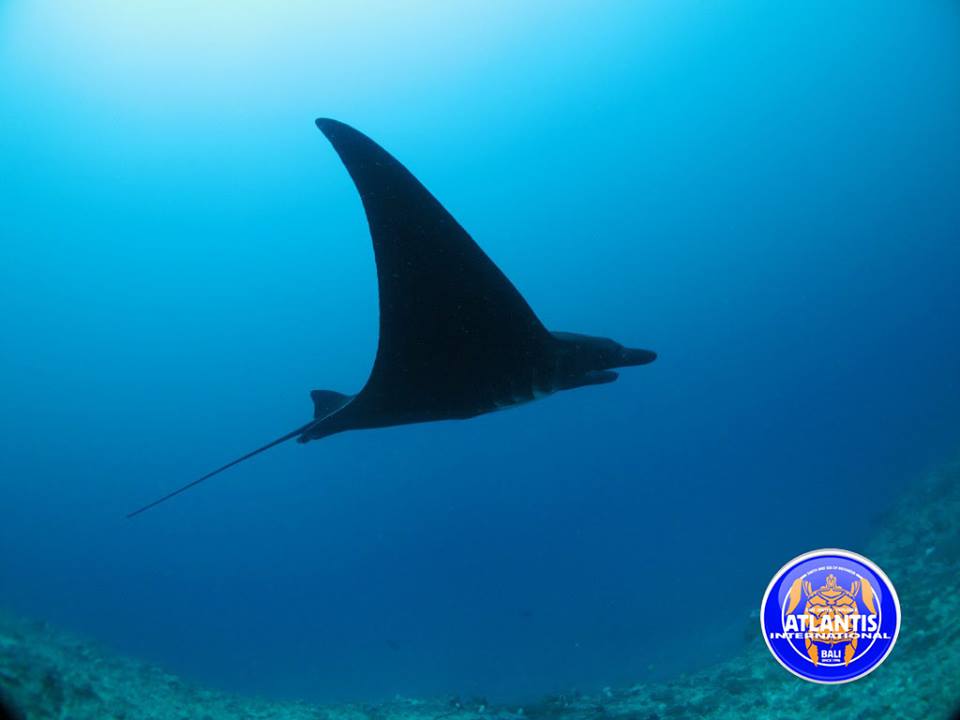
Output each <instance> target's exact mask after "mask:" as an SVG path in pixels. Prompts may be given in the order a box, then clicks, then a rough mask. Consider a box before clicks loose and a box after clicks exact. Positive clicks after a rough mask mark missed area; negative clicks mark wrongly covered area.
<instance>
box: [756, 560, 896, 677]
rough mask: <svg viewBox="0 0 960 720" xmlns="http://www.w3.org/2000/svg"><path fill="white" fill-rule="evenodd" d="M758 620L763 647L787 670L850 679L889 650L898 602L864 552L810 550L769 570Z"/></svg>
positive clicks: (882, 658) (893, 632)
mask: <svg viewBox="0 0 960 720" xmlns="http://www.w3.org/2000/svg"><path fill="white" fill-rule="evenodd" d="M760 625H761V627H762V628H763V639H764V640H766V642H767V647H768V648H770V652H771V653H773V656H774V657H775V658H776V659H777V661H778V662H779V663H780V664H781V665H783V666H784V667H785V668H786V669H787V670H789V671H790V672H792V673H793V674H794V675H797V676H798V677H802V678H804V679H805V680H810V681H812V682H819V683H844V682H850V681H851V680H856V679H858V678H861V677H863V676H864V675H866V674H867V673H869V672H871V671H872V670H874V669H875V668H876V667H877V666H878V665H879V664H880V663H882V662H883V661H884V660H885V659H886V657H887V655H889V654H890V651H891V650H892V649H893V645H894V643H895V642H896V641H897V634H898V633H899V632H900V601H899V599H898V598H897V592H896V590H894V588H893V584H892V583H891V582H890V580H889V578H887V576H886V575H884V574H883V571H882V570H881V569H880V568H878V567H877V566H876V565H874V564H873V563H872V562H870V561H869V560H867V558H865V557H863V556H862V555H857V554H856V553H852V552H848V551H846V550H834V549H830V550H816V551H814V552H810V553H806V554H805V555H801V556H800V557H797V558H794V559H793V560H791V561H790V562H788V563H787V564H786V565H784V566H783V567H782V568H781V569H780V571H779V572H778V573H777V574H776V575H774V577H773V580H772V581H771V582H770V585H769V586H768V587H767V592H766V594H765V595H764V596H763V603H762V605H761V607H760Z"/></svg>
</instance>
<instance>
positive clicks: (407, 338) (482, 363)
mask: <svg viewBox="0 0 960 720" xmlns="http://www.w3.org/2000/svg"><path fill="white" fill-rule="evenodd" d="M316 123H317V127H318V128H320V131H321V132H323V134H324V135H325V136H326V137H327V139H328V140H329V141H330V143H331V144H332V145H333V148H334V150H336V152H337V154H338V155H339V156H340V159H341V161H342V162H343V164H344V166H346V168H347V172H349V173H350V177H351V178H352V179H353V183H354V185H355V186H356V188H357V191H358V192H359V193H360V199H361V201H362V202H363V209H364V211H365V212H366V216H367V222H368V224H369V226H370V236H371V237H372V239H373V250H374V257H375V260H376V265H377V288H378V291H379V296H380V328H379V331H380V336H379V342H378V345H377V354H376V358H375V359H374V362H373V369H372V370H371V372H370V377H369V379H368V380H367V382H366V384H365V385H364V386H363V388H362V389H361V390H360V391H359V392H358V393H356V394H355V395H345V394H343V393H340V392H336V391H335V390H314V391H312V392H311V393H310V396H311V398H312V399H313V419H312V420H311V421H310V422H308V423H306V424H305V425H303V426H301V427H298V428H297V429H296V430H293V431H292V432H289V433H287V434H286V435H283V436H282V437H279V438H277V439H276V440H274V441H272V442H270V443H268V444H266V445H264V446H263V447H261V448H257V449H256V450H254V451H252V452H249V453H247V454H246V455H243V456H241V457H239V458H237V459H236V460H232V461H231V462H229V463H227V464H226V465H223V466H222V467H219V468H217V469H216V470H213V471H212V472H209V473H207V474H206V475H204V476H203V477H201V478H198V479H196V480H194V481H193V482H191V483H188V484H187V485H184V486H183V487H181V488H179V489H177V490H174V491H173V492H171V493H169V494H167V495H165V496H163V497H161V498H160V499H158V500H155V501H153V502H151V503H149V504H148V505H145V506H143V507H141V508H140V509H139V510H136V511H134V512H132V513H130V514H129V515H128V516H127V517H133V516H134V515H138V514H140V513H142V512H144V511H145V510H149V509H150V508H152V507H155V506H156V505H159V504H160V503H162V502H164V501H166V500H169V499H170V498H172V497H174V496H175V495H179V494H180V493H182V492H184V491H185V490H188V489H189V488H192V487H193V486H195V485H197V484H199V483H201V482H203V481H204V480H207V479H209V478H211V477H213V476H214V475H217V474H218V473H221V472H223V471H224V470H226V469H228V468H231V467H233V466H234V465H237V464H239V463H241V462H243V461H244V460H248V459H249V458H252V457H253V456H254V455H258V454H260V453H262V452H264V451H265V450H269V449H270V448H272V447H275V446H277V445H279V444H280V443H283V442H286V441H288V440H292V439H294V438H296V439H297V441H298V442H301V443H306V442H310V441H312V440H319V439H321V438H325V437H328V436H330V435H334V434H336V433H341V432H346V431H348V430H363V429H371V428H382V427H389V426H392V425H406V424H409V423H422V422H432V421H434V420H463V419H467V418H472V417H476V416H477V415H483V414H485V413H490V412H494V411H496V410H502V409H504V408H509V407H513V406H516V405H520V404H522V403H527V402H531V401H533V400H537V399H540V398H543V397H546V396H548V395H551V394H553V393H555V392H558V391H560V390H571V389H573V388H578V387H583V386H586V385H600V384H603V383H610V382H613V381H614V380H616V379H617V377H618V375H617V373H616V372H614V371H613V370H612V368H620V367H627V366H632V365H646V364H647V363H650V362H653V361H654V360H655V359H656V357H657V355H656V353H654V352H652V351H650V350H639V349H631V348H626V347H624V346H623V345H621V344H619V343H617V342H614V341H613V340H610V339H608V338H603V337H594V336H590V335H578V334H575V333H569V332H551V331H550V330H547V328H546V327H544V325H543V323H542V322H540V319H539V318H538V317H537V316H536V314H535V313H534V312H533V310H532V309H531V308H530V306H529V305H528V304H527V301H526V300H524V299H523V296H522V295H521V294H520V293H519V292H518V291H517V289H516V288H515V287H514V286H513V284H512V283H511V282H510V280H508V279H507V276H506V275H504V274H503V272H502V271H501V270H500V268H498V267H497V266H496V265H495V264H494V263H493V261H492V260H490V258H489V257H487V255H486V254H485V253H484V252H483V250H481V249H480V246H479V245H477V243H476V242H474V240H473V238H471V237H470V235H469V234H468V233H467V231H466V230H464V229H463V228H462V227H461V226H460V224H459V223H458V222H457V221H456V220H455V219H454V218H453V216H452V215H451V214H450V213H449V212H447V210H446V209H445V208H444V207H443V205H441V204H440V202H439V201H438V200H437V199H436V198H435V197H434V196H433V195H432V194H431V193H430V192H429V191H428V190H427V189H426V188H425V187H424V186H423V185H422V184H421V183H420V181H418V180H417V179H416V178H415V177H414V176H413V174H411V172H410V171H409V170H407V168H405V167H404V166H403V165H402V164H401V163H400V162H399V161H398V160H397V159H396V158H394V157H393V156H392V155H390V154H389V153H388V152H387V151H386V150H384V149H383V148H382V147H380V146H379V145H377V144H376V143H375V142H374V141H373V140H371V139H370V138H368V137H367V136H366V135H364V134H363V133H361V132H359V131H358V130H355V129H354V128H352V127H350V126H349V125H346V124H344V123H342V122H338V121H337V120H330V119H328V118H320V119H319V120H317V121H316Z"/></svg>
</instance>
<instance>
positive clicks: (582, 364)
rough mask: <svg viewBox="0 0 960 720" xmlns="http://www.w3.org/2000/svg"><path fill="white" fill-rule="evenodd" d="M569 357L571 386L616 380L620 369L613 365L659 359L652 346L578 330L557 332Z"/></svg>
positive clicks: (634, 363) (568, 372)
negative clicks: (631, 345)
mask: <svg viewBox="0 0 960 720" xmlns="http://www.w3.org/2000/svg"><path fill="white" fill-rule="evenodd" d="M553 336H554V337H555V338H556V339H557V340H559V341H560V343H561V347H562V348H563V351H564V352H563V354H564V355H565V356H566V358H567V363H566V364H567V373H566V374H567V375H568V377H569V380H568V382H570V384H571V386H573V387H576V386H579V385H595V384H599V383H608V382H613V381H614V380H616V379H617V373H615V372H611V369H612V368H621V367H631V366H634V365H646V364H647V363H652V362H653V361H654V360H656V359H657V354H656V353H655V352H653V351H652V350H641V349H635V348H628V347H624V346H623V345H621V344H620V343H618V342H617V341H616V340H611V339H610V338H605V337H596V336H594V335H580V334H579V333H567V332H554V333H553Z"/></svg>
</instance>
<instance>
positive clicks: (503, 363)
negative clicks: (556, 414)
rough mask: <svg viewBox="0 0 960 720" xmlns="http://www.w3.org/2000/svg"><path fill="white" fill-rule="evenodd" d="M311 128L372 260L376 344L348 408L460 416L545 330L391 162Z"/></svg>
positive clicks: (539, 346) (326, 129) (347, 130)
mask: <svg viewBox="0 0 960 720" xmlns="http://www.w3.org/2000/svg"><path fill="white" fill-rule="evenodd" d="M317 126H318V127H319V128H320V130H321V131H322V132H323V133H324V135H326V137H327V138H328V139H329V140H330V142H331V143H332V144H333V147H334V149H335V150H336V151H337V154H338V155H339V156H340V159H341V160H342V161H343V164H344V165H345V166H346V168H347V171H348V172H349V173H350V177H351V178H352V179H353V182H354V184H355V185H356V188H357V191H358V192H359V194H360V198H361V200H362V201H363V207H364V210H365V212H366V216H367V222H368V223H369V225H370V235H371V237H372V239H373V249H374V256H375V259H376V264H377V278H378V287H379V293H380V340H379V345H378V348H377V355H376V359H375V361H374V365H373V370H372V371H371V374H370V378H369V380H368V381H367V384H366V386H365V387H364V389H363V390H362V391H361V393H360V395H359V396H358V397H357V399H356V400H355V401H354V404H355V405H356V406H357V407H359V408H364V407H365V408H367V410H366V412H367V413H368V414H371V415H373V414H375V415H377V417H378V418H380V419H381V420H383V419H385V418H390V419H391V420H397V419H399V418H398V417H397V416H398V415H399V416H409V418H410V419H417V418H419V417H421V416H426V417H430V416H436V415H437V414H438V411H439V412H440V413H444V414H446V415H447V416H450V417H455V416H457V415H458V413H460V412H461V410H462V412H463V414H467V415H468V414H470V411H469V409H468V408H471V407H475V406H476V396H477V393H478V392H483V391H484V388H485V387H488V388H489V389H490V393H491V396H492V395H494V394H496V392H495V391H494V388H495V387H496V386H497V384H498V383H500V384H502V383H503V382H504V381H506V380H507V379H509V378H512V377H516V376H518V375H520V376H522V375H523V374H524V373H525V372H528V370H527V368H529V367H530V365H531V359H532V358H534V357H535V356H537V355H538V354H540V353H542V352H543V348H544V347H545V346H547V345H548V344H549V343H550V342H551V339H550V334H549V332H548V331H547V330H546V328H544V326H543V324H542V323H541V322H540V320H539V319H538V318H537V316H536V315H535V314H534V312H533V310H531V309H530V306H529V305H528V304H527V302H526V300H524V299H523V296H522V295H520V293H519V292H518V291H517V289H516V288H515V287H514V286H513V284H512V283H511V282H510V281H509V280H508V279H507V277H506V275H504V274H503V272H501V270H500V268H498V267H497V266H496V265H495V264H494V263H493V262H492V261H491V260H490V258H488V257H487V256H486V254H485V253H484V252H483V250H481V249H480V247H479V246H478V245H477V244H476V243H475V242H474V241H473V239H472V238H471V237H470V235H469V234H467V232H466V231H465V230H464V229H463V228H462V227H461V226H460V224H459V223H458V222H457V221H456V220H455V219H454V218H453V216H452V215H451V214H450V213H449V212H447V210H446V209H445V208H444V207H443V206H442V205H441V204H440V203H439V202H438V201H437V199H436V198H435V197H434V196H433V195H432V194H431V193H430V192H429V191H428V190H427V189H426V188H425V187H424V186H423V185H422V184H421V183H420V182H419V181H418V180H417V179H416V178H415V177H414V176H413V175H412V174H411V173H410V171H409V170H407V169H406V168H405V167H404V166H403V165H402V164H401V163H400V162H398V161H397V160H396V159H395V158H394V157H393V156H392V155H390V154H389V153H387V152H386V151H385V150H384V149H383V148H381V147H380V146H379V145H377V144H376V143H375V142H373V140H371V139H370V138H368V137H367V136H366V135H364V134H362V133H360V132H359V131H357V130H355V129H353V128H352V127H350V126H349V125H345V124H343V123H341V122H338V121H336V120H329V119H319V120H317ZM502 391H503V389H502V388H500V390H499V392H500V393H501V394H502Z"/></svg>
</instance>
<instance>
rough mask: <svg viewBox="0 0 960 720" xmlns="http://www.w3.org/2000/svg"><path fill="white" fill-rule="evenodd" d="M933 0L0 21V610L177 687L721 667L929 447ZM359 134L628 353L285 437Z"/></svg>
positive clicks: (320, 316)
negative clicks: (792, 579)
mask: <svg viewBox="0 0 960 720" xmlns="http://www.w3.org/2000/svg"><path fill="white" fill-rule="evenodd" d="M958 21H960V12H958V10H957V7H956V5H955V4H952V3H947V2H939V3H938V2H934V3H912V4H911V3H853V4H848V5H840V6H837V5H836V4H833V3H825V2H824V3H803V4H796V5H794V6H793V7H790V8H786V7H782V6H781V4H779V3H776V4H774V3H763V2H742V3H733V4H729V3H728V4H715V3H700V2H690V3H686V2H681V3H676V2H660V3H636V4H626V3H623V4H618V3H600V4H590V5H587V4H572V3H570V4H560V5H556V4H553V3H526V4H523V5H522V6H521V7H518V6H516V5H515V4H512V3H506V2H504V3H492V4H483V5H480V4H477V5H474V6H468V5H451V6H449V7H441V6H439V4H438V5H437V6H434V5H430V4H427V3H411V4H405V5H404V7H403V8H402V9H401V8H399V7H392V6H390V5H386V6H378V7H372V6H371V7H367V8H365V9H340V10H336V9H333V8H325V9H321V8H319V7H313V6H312V5H311V4H307V3H304V4H293V5H289V6H286V7H284V8H283V9H279V8H276V7H272V6H269V5H264V6H263V7H262V8H260V9H257V10H254V9H251V8H249V7H235V6H234V5H233V4H227V3H209V4H204V5H203V7H194V6H193V5H191V4H186V3H184V4H179V3H175V4H173V5H172V6H171V5H170V4H164V5H163V6H161V5H160V4H157V5H152V4H149V3H148V4H141V3H135V4H129V3H121V2H101V3H95V4H93V5H89V4H75V5H68V4H62V3H54V2H46V3H34V2H30V3H27V2H18V1H11V2H6V3H4V4H3V5H2V6H0V119H2V132H0V160H2V166H3V171H2V173H3V174H2V177H3V181H2V187H3V191H2V193H0V218H2V223H0V233H2V235H0V308H2V312H0V338H2V340H0V378H2V388H3V402H2V403H0V430H2V438H3V439H2V442H0V509H2V513H3V517H2V522H0V593H2V594H0V606H3V607H5V608H7V609H10V610H13V611H16V612H20V613H23V614H26V615H30V616H32V617H37V618H40V619H46V620H50V621H52V622H55V623H57V624H58V625H61V626H63V627H66V628H68V629H71V630H74V631H78V632H81V633H84V634H86V635H88V636H92V637H94V638H96V639H98V640H100V641H102V642H103V643H105V644H106V645H108V646H111V647H113V648H116V649H118V650H120V651H122V652H125V653H129V654H133V655H136V656H138V657H141V658H144V659H146V660H150V661H154V662H159V663H161V664H163V665H164V666H165V667H167V668H169V669H171V670H173V671H175V672H177V673H179V674H182V675H184V676H186V677H188V678H190V679H192V680H195V681H197V682H203V683H207V684H211V685H214V686H217V687H222V688H227V689H230V690H236V691H240V692H244V693H264V694H267V695H271V696H276V697H300V696H302V697H308V698H311V699H315V700H337V699H344V698H349V699H376V698H383V697H388V696H391V695H393V694H394V693H402V694H405V695H415V694H425V693H429V694H433V693H447V692H449V693H453V692H457V693H462V694H465V695H484V696H487V697H489V698H491V699H494V698H498V699H504V698H506V699H513V698H525V697H531V696H536V695H538V694H540V693H543V692H548V691H554V690H561V689H566V688H569V687H571V686H576V687H580V688H595V687H600V686H603V685H606V684H616V683H626V682H633V681H636V680H640V679H643V678H646V677H653V676H663V675H668V674H670V673H674V672H677V671H679V670H683V669H692V668H694V667H699V666H701V665H703V664H706V663H708V662H711V661H713V660H715V659H717V658H722V657H726V656H727V655H729V654H730V653H732V652H735V651H736V648H737V646H738V643H739V642H740V641H741V640H740V638H741V637H742V635H743V633H744V632H745V631H749V632H753V631H755V628H754V623H755V620H750V619H749V618H748V615H749V613H750V612H751V611H752V610H754V609H755V608H757V607H758V605H759V601H760V597H761V595H762V593H763V590H764V588H765V587H766V584H767V582H768V581H769V578H770V577H771V575H772V574H773V572H774V571H775V570H776V569H777V568H778V567H779V566H780V565H781V564H782V563H783V562H785V561H787V560H788V559H789V558H790V557H792V556H794V555H796V554H799V553H800V552H803V551H806V550H809V549H812V548H814V547H821V546H840V547H846V548H849V549H852V550H859V549H862V548H863V545H864V543H865V542H866V540H867V539H868V538H869V536H870V534H871V531H872V530H873V529H875V528H876V527H877V524H878V523H881V522H882V520H880V519H878V518H880V517H882V512H883V511H884V509H886V508H887V507H889V506H890V504H891V503H892V501H893V498H894V497H895V496H896V493H897V492H898V491H899V489H900V488H901V487H902V486H903V484H904V483H905V482H909V479H910V478H911V477H918V476H919V475H920V474H921V473H923V472H924V471H926V470H927V469H929V468H930V467H933V466H934V465H935V464H936V463H937V462H939V461H940V460H942V459H944V458H946V457H949V456H951V455H952V454H953V453H954V451H955V450H956V445H957V438H958V434H960V384H958V381H957V378H958V370H960V334H958V332H957V318H958V313H960V287H958V285H957V278H958V276H960V244H958V239H960V238H958V233H957V228H958V226H960V132H958V129H960V29H958V28H960V25H958ZM318 115H324V116H330V117H335V118H338V119H341V120H344V121H346V122H349V123H351V124H353V125H356V126H357V127H358V128H360V129H361V130H363V131H365V132H367V133H368V134H370V135H371V136H372V137H373V138H375V139H376V140H378V141H379V142H381V143H382V144H383V145H384V146H385V147H386V148H387V149H388V150H390V151H391V152H393V153H394V154H395V155H397V157H399V158H400V159H401V160H402V161H403V162H405V163H406V164H407V165H408V166H409V167H410V169H411V170H412V171H413V172H414V173H415V174H417V175H418V176H419V177H420V178H421V179H422V180H423V181H424V183H425V184H426V185H427V186H428V187H429V188H430V189H431V190H432V191H433V192H434V193H435V194H436V195H437V196H438V197H439V198H440V199H441V200H442V201H443V202H444V203H445V204H446V206H447V207H448V208H449V209H450V211H451V212H452V213H453V214H454V215H455V216H456V217H457V218H458V219H459V220H460V221H461V223H462V224H463V225H464V226H465V227H466V228H467V229H468V230H469V231H470V232H471V233H472V234H473V235H474V237H475V238H476V239H477V240H478V242H479V243H480V244H481V245H482V246H483V247H484V249H485V250H486V251H487V252H488V253H489V254H490V256H491V257H492V258H493V259H494V260H495V261H496V262H497V263H498V264H499V265H500V266H501V267H502V268H503V270H504V271H505V272H506V273H507V274H508V275H509V276H510V277H511V278H512V279H513V281H514V283H515V284H516V285H517V287H518V288H519V289H520V291H521V292H523V293H524V295H525V296H526V297H527V299H528V300H529V302H530V303H531V305H532V306H533V307H534V309H535V310H536V311H537V312H538V314H539V315H540V317H541V318H542V319H543V320H544V322H545V324H546V325H547V326H549V327H550V328H552V329H556V330H568V331H574V332H585V333H590V334H600V335H608V336H611V337H614V338H616V339H618V340H620V341H621V342H623V343H625V344H628V345H633V346H639V347H650V348H653V349H655V350H657V351H658V352H659V353H660V359H659V360H658V361H657V362H656V363H655V364H653V365H651V366H648V367H643V368H635V369H628V370H627V371H625V372H623V373H622V375H621V378H620V380H619V381H618V382H617V383H615V384H612V385H604V386H600V387H593V388H586V389H582V390H578V391H575V392H570V393H564V394H561V395H558V396H555V397H553V398H550V399H548V400H546V401H543V402H540V403H535V404H532V405H528V406H525V407H522V408H519V409H516V410H511V411H510V412H505V413H496V414H494V415H490V416H486V417H481V418H478V419H476V420H472V421H469V422H449V423H437V424H431V425H419V426H408V427H402V428H394V429H389V430H383V431H376V432H358V433H352V434H345V435H340V436H336V437H332V438H329V439H327V440H324V441H323V442H320V443H313V444H310V445H308V446H297V445H295V444H289V445H285V446H283V447H281V448H279V449H276V450H274V451H272V452H271V453H270V454H268V455H264V456H260V457H258V458H257V459H256V460H254V461H251V462H250V463H248V464H245V465H243V466H241V467H239V468H236V469H235V470H233V471H231V472H230V474H228V475H223V476H220V477H218V478H216V479H215V480H212V481H211V482H210V483H209V484H207V485H204V486H202V487H200V488H197V489H196V490H195V491H193V492H191V493H190V494H188V495H184V496H182V497H180V498H178V499H177V500H176V501H173V502H171V503H169V504H167V505H165V506H163V507H162V508H158V509H156V510H155V511H152V512H151V513H149V514H146V515H143V516H141V517H138V518H137V519H136V520H135V521H126V520H124V519H123V516H124V514H125V513H126V512H128V511H130V510H132V509H134V508H135V507H137V506H138V505H139V504H141V503H143V502H145V501H147V500H150V499H152V498H153V497H154V496H156V495H158V494H162V493H163V492H166V491H167V490H169V489H172V488H173V487H176V486H177V485H179V484H181V483H183V482H186V481H188V480H190V479H192V478H193V477H195V476H197V475H198V474H200V473H203V472H205V471H207V470H209V469H211V468H212V467H216V466H217V465H219V464H222V463H223V462H225V461H227V460H229V459H232V458H233V457H235V456H237V455H239V454H241V453H243V452H246V451H247V450H249V449H252V448H253V447H256V446H258V445H260V444H262V443H263V442H265V441H267V440H269V439H272V438H273V437H276V436H277V435H280V434H282V433H284V432H286V431H288V430H291V429H292V428H294V427H297V426H299V425H301V424H303V423H304V422H306V421H307V420H308V419H309V417H310V415H311V404H310V401H309V398H308V391H309V390H310V389H312V388H334V389H340V390H342V391H344V392H353V391H355V390H356V389H358V388H359V387H360V386H361V385H362V383H363V382H364V380H365V379H366V375H367V373H368V371H369V368H370V365H371V362H372V359H373V355H374V352H375V348H376V341H377V337H376V333H377V298H376V281H375V268H374V264H373V255H372V252H371V247H370V241H369V237H368V234H367V229H366V225H365V220H364V216H363V212H362V208H361V205H360V202H359V200H358V198H357V196H356V193H355V190H354V188H353V186H352V184H351V183H350V180H349V178H348V176H347V173H346V172H345V170H344V169H343V167H342V166H341V164H340V162H339V160H338V158H337V157H336V155H335V153H334V152H333V151H332V149H331V148H330V147H329V145H328V144H327V142H326V140H325V139H324V138H323V136H322V135H321V134H320V133H318V132H317V130H316V128H315V127H314V125H313V122H312V121H313V118H314V117H316V116H318Z"/></svg>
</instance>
